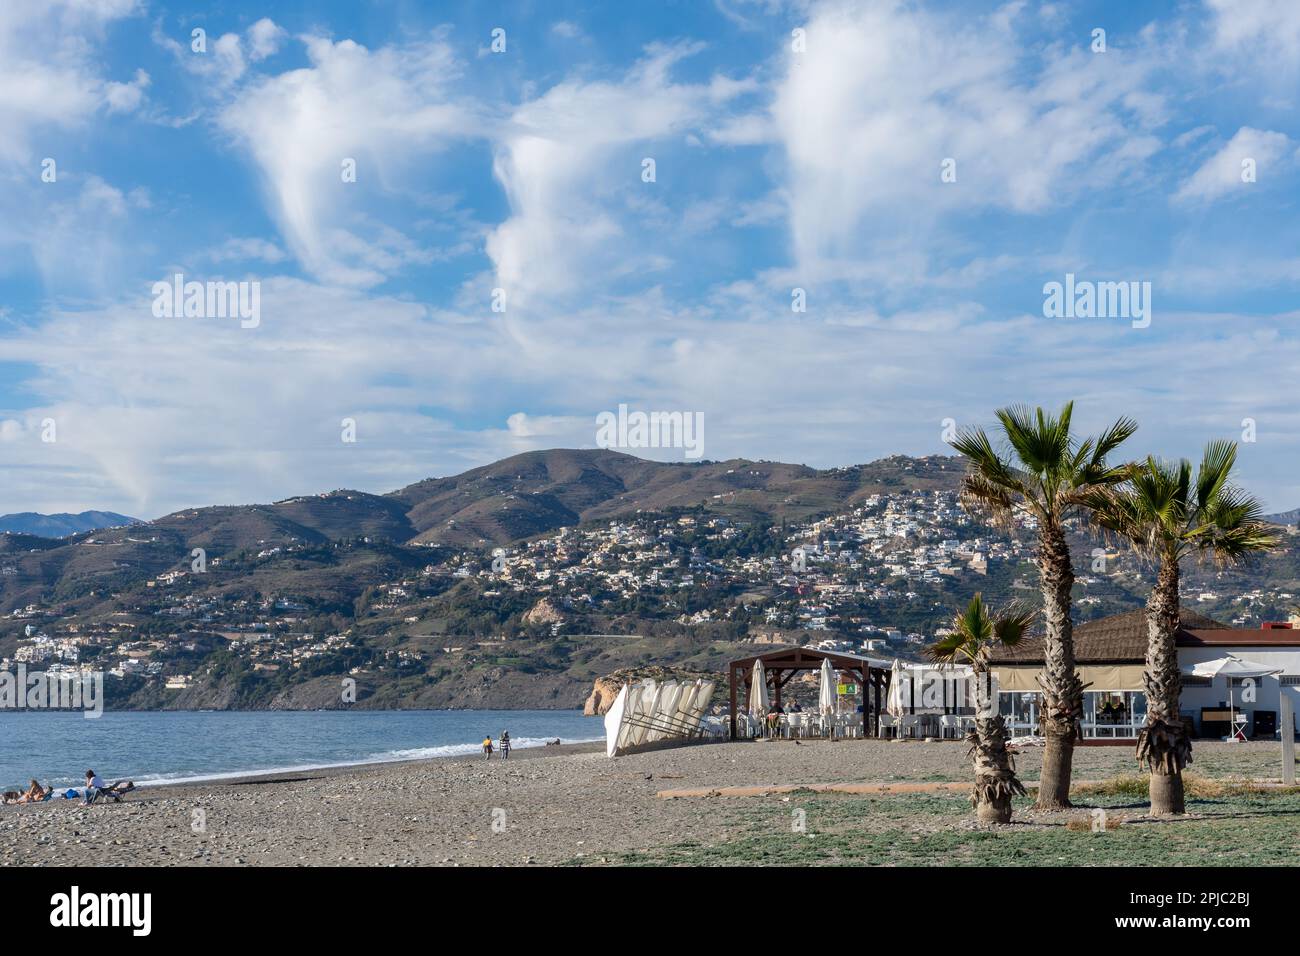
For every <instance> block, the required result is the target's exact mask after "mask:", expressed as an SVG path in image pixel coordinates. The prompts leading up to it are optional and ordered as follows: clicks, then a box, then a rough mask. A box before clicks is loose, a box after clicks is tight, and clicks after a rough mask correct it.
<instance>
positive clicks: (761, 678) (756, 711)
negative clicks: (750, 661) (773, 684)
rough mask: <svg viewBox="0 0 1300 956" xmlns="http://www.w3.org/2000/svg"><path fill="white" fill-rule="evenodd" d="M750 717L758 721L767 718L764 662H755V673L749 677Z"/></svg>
mask: <svg viewBox="0 0 1300 956" xmlns="http://www.w3.org/2000/svg"><path fill="white" fill-rule="evenodd" d="M748 704H749V716H751V717H753V718H755V719H756V720H758V721H760V722H761V721H763V720H764V719H766V717H767V710H768V697H767V672H766V671H765V670H763V662H762V661H754V673H753V674H751V675H750V677H749V701H748Z"/></svg>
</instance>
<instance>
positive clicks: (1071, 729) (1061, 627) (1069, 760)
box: [1037, 522, 1083, 810]
mask: <svg viewBox="0 0 1300 956" xmlns="http://www.w3.org/2000/svg"><path fill="white" fill-rule="evenodd" d="M1038 577H1039V585H1040V586H1041V588H1042V592H1043V619H1044V622H1045V624H1046V634H1045V635H1044V637H1043V673H1042V674H1041V675H1040V676H1039V678H1038V682H1039V684H1040V685H1041V686H1042V688H1043V709H1042V715H1041V719H1042V726H1043V736H1044V738H1045V741H1044V745H1043V770H1042V777H1041V784H1040V788H1039V791H1038V804H1037V805H1038V808H1039V809H1040V810H1063V809H1065V808H1067V807H1069V806H1070V772H1071V768H1072V765H1073V763H1074V741H1075V738H1076V737H1077V736H1078V731H1079V721H1080V720H1081V719H1082V717H1083V683H1082V682H1081V681H1080V680H1079V674H1078V671H1076V670H1075V666H1074V624H1073V622H1072V621H1071V619H1070V606H1071V592H1072V591H1073V589H1074V566H1073V565H1072V564H1071V562H1070V547H1069V545H1068V544H1067V543H1066V540H1065V532H1064V531H1063V529H1062V528H1061V526H1060V525H1059V524H1057V523H1055V522H1044V523H1043V524H1042V525H1041V526H1040V527H1039V532H1038Z"/></svg>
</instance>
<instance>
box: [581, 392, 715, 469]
mask: <svg viewBox="0 0 1300 956" xmlns="http://www.w3.org/2000/svg"><path fill="white" fill-rule="evenodd" d="M596 446H597V447H598V448H681V449H683V452H684V454H685V456H686V457H687V458H699V457H700V456H701V455H702V454H704V413H703V412H629V411H628V410H627V405H619V406H618V412H617V413H615V412H601V413H600V414H599V415H597V416H596Z"/></svg>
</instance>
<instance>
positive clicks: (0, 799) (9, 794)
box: [0, 790, 18, 803]
mask: <svg viewBox="0 0 1300 956" xmlns="http://www.w3.org/2000/svg"><path fill="white" fill-rule="evenodd" d="M17 802H18V791H17V790H6V791H5V792H4V794H3V795H0V803H17Z"/></svg>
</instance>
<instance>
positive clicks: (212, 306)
mask: <svg viewBox="0 0 1300 956" xmlns="http://www.w3.org/2000/svg"><path fill="white" fill-rule="evenodd" d="M153 314H154V317H155V318H158V319H181V318H184V319H239V320H240V321H239V327H240V328H241V329H255V328H257V327H258V326H259V325H261V324H262V283H261V282H259V281H257V280H256V279H253V280H251V281H248V280H246V281H242V282H186V281H185V274H184V273H182V272H178V273H176V274H175V275H174V276H172V278H171V281H170V282H166V281H164V282H155V283H154V284H153Z"/></svg>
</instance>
